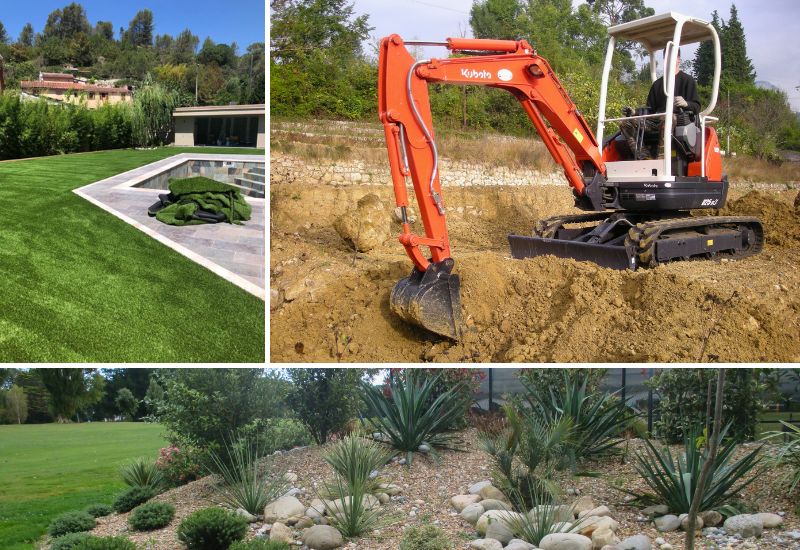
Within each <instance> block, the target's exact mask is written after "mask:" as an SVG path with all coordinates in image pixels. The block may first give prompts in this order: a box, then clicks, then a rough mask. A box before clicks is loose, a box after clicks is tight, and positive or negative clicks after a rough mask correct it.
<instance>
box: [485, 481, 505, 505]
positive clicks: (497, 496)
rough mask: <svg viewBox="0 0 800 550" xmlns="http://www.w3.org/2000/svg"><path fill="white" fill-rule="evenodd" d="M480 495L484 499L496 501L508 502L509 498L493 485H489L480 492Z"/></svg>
mask: <svg viewBox="0 0 800 550" xmlns="http://www.w3.org/2000/svg"><path fill="white" fill-rule="evenodd" d="M478 494H479V495H480V496H481V498H482V499H494V500H502V501H504V502H508V497H507V496H506V495H504V494H503V491H501V490H500V489H498V488H497V487H495V486H493V485H487V486H486V487H483V488H482V489H481V490H480V491H478Z"/></svg>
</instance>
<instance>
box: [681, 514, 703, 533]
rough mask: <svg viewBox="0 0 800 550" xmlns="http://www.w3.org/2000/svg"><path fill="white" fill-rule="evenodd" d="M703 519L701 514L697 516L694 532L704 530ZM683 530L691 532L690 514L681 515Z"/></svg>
mask: <svg viewBox="0 0 800 550" xmlns="http://www.w3.org/2000/svg"><path fill="white" fill-rule="evenodd" d="M703 525H704V524H703V518H701V517H700V514H698V515H697V522H696V523H695V525H694V530H695V531H699V530H700V529H702V528H703ZM681 529H683V530H684V531H688V530H689V514H681Z"/></svg>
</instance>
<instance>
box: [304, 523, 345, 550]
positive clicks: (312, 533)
mask: <svg viewBox="0 0 800 550" xmlns="http://www.w3.org/2000/svg"><path fill="white" fill-rule="evenodd" d="M302 539H303V543H304V544H305V545H306V546H308V547H309V548H311V549H313V550H333V549H334V548H339V547H340V546H342V544H344V539H343V538H342V534H341V533H340V532H339V531H337V530H336V529H334V528H333V527H331V526H329V525H315V526H314V527H309V528H308V529H306V530H305V531H303V536H302Z"/></svg>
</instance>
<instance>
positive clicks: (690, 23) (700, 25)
mask: <svg viewBox="0 0 800 550" xmlns="http://www.w3.org/2000/svg"><path fill="white" fill-rule="evenodd" d="M608 35H609V40H608V48H607V50H606V58H605V65H604V67H603V78H602V82H601V84H600V105H599V113H598V117H597V141H598V143H601V144H602V143H603V135H604V133H605V132H604V130H605V126H606V124H607V123H609V122H619V121H621V120H624V119H625V118H626V117H619V116H618V115H617V114H612V116H611V117H610V118H606V94H607V91H608V78H609V75H610V73H611V65H612V63H611V61H612V57H613V54H614V47H615V46H616V44H617V43H618V42H621V41H632V42H638V43H640V44H641V45H642V46H644V48H645V49H646V50H647V51H648V52H649V53H650V79H651V81H652V82H655V81H656V80H657V78H658V75H657V71H656V54H657V52H659V51H661V50H664V64H663V75H664V81H663V83H664V93H665V95H666V96H667V107H666V112H665V113H656V114H650V115H643V116H640V118H647V117H657V118H663V120H664V125H663V126H664V136H663V143H664V158H663V159H661V160H657V161H655V160H653V161H636V162H637V164H642V163H650V164H653V170H652V173H654V174H656V173H657V174H658V175H656V176H653V177H652V179H653V180H654V181H673V180H674V179H675V178H674V174H672V167H671V161H670V159H671V156H672V151H671V146H672V140H671V139H669V138H668V136H671V134H672V130H673V127H672V114H673V99H674V96H675V93H674V92H675V72H674V71H672V70H669V69H668V68H670V67H674V66H675V62H676V61H677V57H678V49H679V48H680V46H682V45H686V44H693V43H696V42H705V41H707V40H710V41H711V42H712V44H713V46H714V78H713V81H712V84H711V100H710V102H709V104H708V105H707V106H706V107H705V109H703V110H702V111H701V112H700V116H699V119H700V120H699V121H698V122H699V124H700V127H701V135H705V126H706V124H707V123H711V122H714V121H716V120H717V118H716V117H712V116H710V114H711V113H712V112H713V111H714V107H715V106H716V104H717V93H718V91H719V75H720V68H721V65H722V62H721V53H720V44H719V37H718V36H717V31H716V29H714V26H713V25H711V24H710V23H709V22H707V21H704V20H702V19H698V18H696V17H690V16H688V15H683V14H680V13H677V12H674V11H670V12H667V13H662V14H659V15H652V16H650V17H644V18H642V19H637V20H636V21H630V22H628V23H622V24H620V25H614V26H613V27H609V29H608ZM701 151H703V154H704V153H705V151H704V148H701ZM615 164H616V165H619V166H615ZM627 164H628V163H624V162H619V163H607V168H608V169H609V178H610V179H613V178H614V176H615V175H619V176H621V177H625V176H626V175H628V174H627V170H628V169H629V168H630V167H629V166H627ZM701 166H703V167H705V158H701ZM639 171H641V169H639ZM647 172H650V169H649V166H648V170H647ZM703 175H704V176H705V173H703Z"/></svg>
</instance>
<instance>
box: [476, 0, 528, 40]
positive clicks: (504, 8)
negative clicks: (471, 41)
mask: <svg viewBox="0 0 800 550" xmlns="http://www.w3.org/2000/svg"><path fill="white" fill-rule="evenodd" d="M521 14H522V5H521V4H520V2H519V0H479V1H476V2H475V3H473V4H472V9H470V10H469V25H470V27H472V34H473V35H474V36H475V38H497V39H501V40H519V39H520V38H523V36H522V28H521V26H520V24H519V17H520V15H521Z"/></svg>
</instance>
